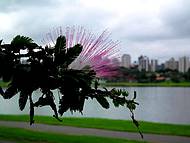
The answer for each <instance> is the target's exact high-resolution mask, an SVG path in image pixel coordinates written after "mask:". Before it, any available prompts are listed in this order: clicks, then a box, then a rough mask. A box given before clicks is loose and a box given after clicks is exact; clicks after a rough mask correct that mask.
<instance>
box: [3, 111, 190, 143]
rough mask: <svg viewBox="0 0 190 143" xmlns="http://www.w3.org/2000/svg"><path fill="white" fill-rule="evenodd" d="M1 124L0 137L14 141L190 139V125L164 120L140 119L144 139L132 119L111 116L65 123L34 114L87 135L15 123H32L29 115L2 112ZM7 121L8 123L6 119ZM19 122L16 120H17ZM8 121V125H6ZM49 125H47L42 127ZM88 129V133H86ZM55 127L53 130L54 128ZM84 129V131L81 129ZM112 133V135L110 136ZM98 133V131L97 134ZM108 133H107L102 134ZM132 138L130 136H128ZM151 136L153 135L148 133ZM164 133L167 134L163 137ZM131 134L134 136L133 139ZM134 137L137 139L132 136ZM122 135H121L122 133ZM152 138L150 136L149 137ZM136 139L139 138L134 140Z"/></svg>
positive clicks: (42, 120) (39, 120) (132, 142)
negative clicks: (3, 113) (39, 128)
mask: <svg viewBox="0 0 190 143" xmlns="http://www.w3.org/2000/svg"><path fill="white" fill-rule="evenodd" d="M0 120H1V125H0V139H1V140H7V139H9V140H11V141H14V142H18V141H19V142H37V143H38V142H40V143H41V142H55V143H56V142H70V143H73V142H84V143H85V142H105V143H106V142H109V143H112V142H113V143H117V142H121V143H122V142H128V143H141V142H149V141H153V140H154V139H156V138H158V140H160V138H161V141H165V140H162V138H163V139H164V138H165V139H167V138H168V137H169V139H170V138H172V139H173V140H172V142H175V141H177V140H181V143H183V142H184V143H185V142H189V141H190V125H175V124H161V123H151V122H142V121H140V130H141V131H142V132H143V134H144V135H145V140H142V139H141V138H140V135H139V134H138V130H137V129H136V127H135V126H134V125H133V123H132V122H131V121H126V120H110V119H98V118H63V121H62V122H58V121H57V120H55V119H54V118H53V117H48V116H36V117H35V125H37V124H39V123H40V124H39V126H40V125H44V124H46V125H51V127H52V125H53V126H56V127H64V128H65V127H68V128H69V127H75V129H74V130H75V131H76V130H78V128H79V129H84V131H82V132H83V133H84V135H82V134H78V135H76V134H75V135H71V134H69V135H68V134H67V133H68V132H69V131H71V129H70V128H69V129H65V130H64V131H66V130H68V132H64V131H63V133H62V134H60V132H56V133H55V132H49V131H47V130H40V134H39V130H38V131H36V130H31V126H28V127H27V128H18V127H20V126H13V125H15V124H16V123H17V124H18V122H20V123H25V124H27V125H28V124H29V117H28V116H26V115H0ZM3 121H6V122H3ZM15 121H17V122H15ZM12 122H13V124H12V125H10V126H8V124H10V123H12ZM6 124H7V125H6ZM44 128H47V127H43V129H44ZM86 129H88V130H87V131H88V132H87V133H85V131H86ZM90 129H91V130H92V132H94V129H97V130H95V131H96V132H99V133H101V132H102V131H103V132H102V136H101V135H100V136H99V135H98V136H94V135H93V134H89V133H90ZM51 130H53V129H51ZM80 132H81V130H80ZM110 133H112V134H113V136H111V137H110V136H108V135H109V134H110ZM97 134H98V133H97ZM103 134H106V135H103ZM116 134H118V135H119V134H123V136H125V135H126V138H123V137H122V136H121V138H118V136H116ZM128 135H130V136H129V138H127V136H128ZM149 135H150V136H149ZM163 135H164V136H163ZM131 136H132V138H131ZM133 136H134V138H133ZM119 137H120V136H119ZM149 138H150V139H149ZM135 140H136V141H135Z"/></svg>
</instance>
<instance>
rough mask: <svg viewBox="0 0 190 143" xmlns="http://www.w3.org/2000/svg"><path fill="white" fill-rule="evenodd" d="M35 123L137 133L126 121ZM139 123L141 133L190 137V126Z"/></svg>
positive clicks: (48, 120)
mask: <svg viewBox="0 0 190 143" xmlns="http://www.w3.org/2000/svg"><path fill="white" fill-rule="evenodd" d="M0 120H5V121H27V122H29V117H28V116H27V115H0ZM35 122H36V123H43V124H52V125H66V126H75V127H84V128H98V129H106V130H116V131H128V132H138V131H137V129H136V127H135V126H134V124H133V123H132V122H131V121H128V120H111V119H100V118H63V122H58V121H57V120H55V119H54V118H53V117H48V116H35ZM139 123H140V130H141V131H142V132H143V133H153V134H168V135H178V136H190V125H176V124H162V123H151V122H143V121H140V122H139Z"/></svg>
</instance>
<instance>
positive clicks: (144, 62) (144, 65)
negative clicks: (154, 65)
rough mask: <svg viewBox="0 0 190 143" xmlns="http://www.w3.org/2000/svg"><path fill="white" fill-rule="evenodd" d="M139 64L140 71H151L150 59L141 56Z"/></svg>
mask: <svg viewBox="0 0 190 143" xmlns="http://www.w3.org/2000/svg"><path fill="white" fill-rule="evenodd" d="M138 62H139V67H138V68H139V71H142V70H145V71H149V58H148V57H147V56H140V57H139V58H138Z"/></svg>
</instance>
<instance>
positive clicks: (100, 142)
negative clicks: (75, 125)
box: [0, 127, 145, 143]
mask: <svg viewBox="0 0 190 143" xmlns="http://www.w3.org/2000/svg"><path fill="white" fill-rule="evenodd" d="M1 140H9V141H13V142H17V143H126V142H127V143H143V142H141V141H131V140H125V139H115V138H105V137H95V136H76V135H63V134H55V133H48V132H39V131H30V130H26V129H19V128H8V127H0V141H1ZM144 143H145V142H144Z"/></svg>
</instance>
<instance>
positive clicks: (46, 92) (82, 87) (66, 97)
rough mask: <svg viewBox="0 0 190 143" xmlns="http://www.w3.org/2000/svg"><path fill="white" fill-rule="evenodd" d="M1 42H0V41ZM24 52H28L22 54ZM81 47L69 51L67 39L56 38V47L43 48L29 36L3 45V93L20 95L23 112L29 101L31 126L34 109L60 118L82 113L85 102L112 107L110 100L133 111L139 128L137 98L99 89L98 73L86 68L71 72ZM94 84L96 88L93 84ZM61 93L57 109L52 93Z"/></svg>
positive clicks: (0, 60) (0, 72)
mask: <svg viewBox="0 0 190 143" xmlns="http://www.w3.org/2000/svg"><path fill="white" fill-rule="evenodd" d="M0 43H1V42H0ZM21 50H27V52H26V53H24V54H23V53H21ZM81 51H82V45H79V44H77V45H75V46H74V47H70V48H68V49H66V39H65V37H64V36H60V37H58V38H57V41H56V44H55V46H54V47H48V46H46V47H45V48H42V47H41V46H38V45H37V44H36V43H34V42H33V40H32V39H31V38H29V37H24V36H19V35H18V36H16V37H15V38H14V39H13V40H12V42H11V44H3V45H2V44H1V45H0V67H1V70H0V78H2V79H3V81H4V82H9V86H8V88H7V89H5V91H4V90H3V89H2V88H1V87H0V94H1V95H2V96H3V97H4V98H5V99H10V98H12V97H13V96H15V95H16V94H17V93H20V97H19V107H20V110H24V108H25V105H26V103H27V100H28V99H29V103H30V124H32V123H34V119H33V118H34V108H35V107H42V106H50V107H51V109H52V110H53V111H54V115H53V116H54V117H55V118H56V119H58V120H59V121H61V120H60V119H59V116H58V114H60V115H61V116H62V115H63V114H64V112H66V111H67V110H70V111H71V112H74V111H79V112H81V113H82V111H83V107H84V103H85V100H86V99H89V98H90V99H94V98H95V99H96V100H97V102H98V103H99V104H100V105H101V106H102V107H103V108H105V109H108V108H109V107H110V105H109V102H108V99H111V100H112V102H113V104H114V105H115V107H118V106H126V107H127V108H128V109H129V110H130V112H131V118H132V120H133V122H134V124H135V125H136V126H137V127H138V126H139V124H138V122H137V121H136V120H135V118H134V114H133V111H134V110H135V108H136V105H138V103H136V102H135V98H136V93H135V94H134V98H132V99H128V98H129V97H128V92H126V91H124V90H116V89H112V90H110V91H108V90H107V89H106V88H104V89H103V90H102V89H99V88H98V85H99V84H98V80H97V79H96V73H95V72H94V71H93V70H92V69H90V67H85V68H83V69H82V70H76V69H70V68H69V67H68V66H69V65H70V64H71V63H72V62H73V61H74V60H75V59H76V58H77V57H78V55H79V54H80V53H81ZM92 84H94V86H93V85H92ZM37 89H39V90H40V91H41V93H42V94H41V96H40V97H39V99H38V101H36V102H33V100H32V95H33V94H32V93H33V92H34V91H35V90H37ZM54 89H57V90H58V92H59V100H60V101H59V108H58V110H57V108H56V104H55V101H54V95H53V92H52V90H54Z"/></svg>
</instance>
